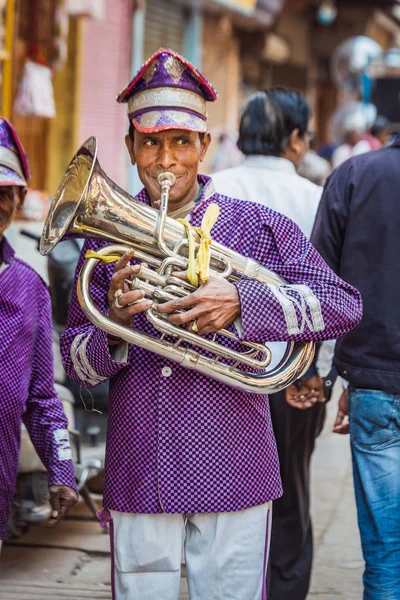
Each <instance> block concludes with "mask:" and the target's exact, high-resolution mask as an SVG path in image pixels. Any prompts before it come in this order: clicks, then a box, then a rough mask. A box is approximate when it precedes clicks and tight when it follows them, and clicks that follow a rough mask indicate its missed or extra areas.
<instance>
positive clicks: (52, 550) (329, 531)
mask: <svg viewBox="0 0 400 600" xmlns="http://www.w3.org/2000/svg"><path fill="white" fill-rule="evenodd" d="M335 408H336V402H334V401H332V403H331V405H330V406H329V410H328V421H327V425H326V427H325V429H324V431H323V433H322V435H321V437H320V439H319V441H318V446H317V449H316V452H315V454H314V462H313V483H312V486H313V506H312V511H313V516H314V537H315V548H316V551H315V562H314V574H313V582H312V589H311V592H310V595H309V598H310V600H313V599H314V600H335V599H338V598H340V599H341V600H360V599H361V597H362V590H361V574H362V558H361V550H360V545H359V537H358V530H357V523H356V514H355V504H354V495H353V488H352V480H351V462H350V452H349V440H348V437H347V436H346V437H342V436H337V435H333V434H331V433H330V431H331V427H332V422H333V419H334V413H335ZM83 516H85V509H84V507H80V509H79V511H78V512H77V513H76V514H75V517H74V519H70V520H68V521H66V522H64V523H62V524H61V525H60V526H59V527H58V528H57V529H49V528H44V527H40V528H35V529H33V530H32V531H31V532H30V533H29V534H28V535H26V536H25V537H24V538H22V539H21V540H20V542H19V543H18V544H15V545H12V546H6V547H4V548H3V553H2V557H1V561H0V600H47V599H49V600H50V599H52V600H58V599H59V600H63V599H64V598H66V599H67V598H74V600H85V599H87V598H92V600H103V599H104V600H111V588H110V567H109V564H110V558H109V543H108V536H107V535H105V534H104V533H102V531H101V530H100V529H99V527H98V526H97V524H96V523H93V522H88V521H82V520H78V519H79V518H82V517H83ZM188 598H189V595H188V591H187V583H186V580H185V579H184V578H183V579H182V588H181V600H188ZM160 600H162V599H160Z"/></svg>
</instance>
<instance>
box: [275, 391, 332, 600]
mask: <svg viewBox="0 0 400 600" xmlns="http://www.w3.org/2000/svg"><path fill="white" fill-rule="evenodd" d="M270 406H271V416H272V423H273V426H274V432H275V437H276V442H277V446H278V454H279V460H280V467H281V477H282V483H283V496H282V498H279V500H276V501H275V502H274V504H273V512H272V537H271V550H270V567H269V572H268V589H269V594H268V600H305V598H306V596H307V592H308V588H309V585H310V576H311V566H312V555H313V541H312V530H311V518H310V462H311V455H312V452H313V450H314V445H315V440H316V438H317V437H318V435H319V434H320V433H321V430H322V427H323V424H324V420H325V404H319V403H318V404H316V405H315V406H313V407H312V408H309V409H308V410H304V411H302V410H299V409H297V408H292V407H291V406H289V405H288V404H287V403H286V401H285V392H279V393H278V394H273V395H271V396H270Z"/></svg>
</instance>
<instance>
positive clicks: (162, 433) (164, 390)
mask: <svg viewBox="0 0 400 600" xmlns="http://www.w3.org/2000/svg"><path fill="white" fill-rule="evenodd" d="M157 368H160V367H157ZM172 374H173V368H172V367H170V366H169V365H165V364H164V365H162V366H161V370H160V375H159V389H158V410H157V413H158V441H157V442H158V443H157V470H158V472H157V487H158V502H159V505H160V508H161V510H162V512H165V510H164V503H163V501H162V498H161V496H162V481H161V479H162V476H163V471H162V462H163V450H164V447H165V445H166V444H167V438H168V436H169V433H170V432H169V431H168V430H167V429H166V423H165V421H166V418H167V415H166V414H165V410H166V409H165V406H166V404H167V398H168V394H169V393H171V389H172V388H171V383H172V382H170V378H171V375H172ZM172 385H173V383H172Z"/></svg>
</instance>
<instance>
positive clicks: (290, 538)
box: [213, 88, 326, 600]
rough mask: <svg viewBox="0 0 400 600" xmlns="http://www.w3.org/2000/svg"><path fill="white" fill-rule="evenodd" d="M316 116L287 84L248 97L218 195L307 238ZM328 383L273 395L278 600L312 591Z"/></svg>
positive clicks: (309, 377)
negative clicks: (314, 504) (264, 210)
mask: <svg viewBox="0 0 400 600" xmlns="http://www.w3.org/2000/svg"><path fill="white" fill-rule="evenodd" d="M310 116H311V110H310V107H309V105H308V103H307V101H306V99H305V97H304V96H303V95H302V94H300V93H297V92H294V91H290V90H284V89H280V88H275V89H271V90H268V91H266V92H257V93H256V94H254V95H253V96H252V97H251V98H250V99H249V101H248V103H247V106H246V108H245V110H244V113H243V115H242V118H241V123H240V134H239V141H238V147H239V149H240V150H241V151H242V152H243V154H244V155H245V157H246V158H245V160H244V162H243V163H242V164H241V165H240V166H238V167H234V168H232V169H226V170H224V171H220V172H218V173H216V174H215V175H213V181H214V185H215V187H216V190H217V192H221V193H223V194H226V195H228V196H230V197H232V198H239V199H242V200H249V201H251V202H257V203H259V204H263V205H264V206H268V207H269V208H272V209H274V210H276V211H277V212H280V213H283V214H284V215H286V216H287V217H289V218H291V219H292V220H293V221H294V222H295V223H296V224H297V225H298V226H299V227H300V229H301V230H302V231H303V233H304V234H305V235H306V236H307V237H309V236H310V234H311V231H312V228H313V224H314V218H315V215H316V212H317V208H318V204H319V201H320V198H321V193H322V188H321V187H320V186H317V185H315V184H314V183H312V182H310V181H308V180H307V179H304V178H303V177H300V175H298V174H297V172H296V166H297V165H298V164H300V163H301V161H302V159H303V158H304V156H305V154H306V152H307V151H308V149H309V143H310V137H311V133H310V131H309V120H310ZM276 346H277V344H274V350H277V348H276ZM325 374H326V372H325ZM322 385H323V384H322V379H321V378H320V377H319V375H317V373H316V371H315V369H314V370H312V371H310V372H309V373H307V374H306V379H305V380H303V381H302V382H300V383H299V385H298V387H297V388H296V387H295V386H290V388H288V389H287V390H285V391H283V392H280V393H278V394H273V395H271V396H270V407H271V414H272V422H273V426H274V431H275V435H276V440H277V445H278V453H279V460H280V467H281V476H282V481H283V490H284V495H283V497H282V498H280V499H279V500H277V501H275V502H274V509H273V510H274V514H273V520H272V521H273V524H272V540H271V555H270V556H271V563H270V573H269V582H268V583H269V594H268V598H270V599H271V600H305V598H306V596H307V592H308V588H309V582H310V575H311V565H312V530H311V519H310V514H309V504H310V498H309V496H310V491H309V472H310V461H311V455H312V452H313V449H314V444H315V439H316V438H317V436H318V435H319V433H320V431H321V429H322V426H323V423H324V418H325V404H324V403H323V402H324V396H323V390H322ZM285 399H286V402H285ZM298 409H309V410H298Z"/></svg>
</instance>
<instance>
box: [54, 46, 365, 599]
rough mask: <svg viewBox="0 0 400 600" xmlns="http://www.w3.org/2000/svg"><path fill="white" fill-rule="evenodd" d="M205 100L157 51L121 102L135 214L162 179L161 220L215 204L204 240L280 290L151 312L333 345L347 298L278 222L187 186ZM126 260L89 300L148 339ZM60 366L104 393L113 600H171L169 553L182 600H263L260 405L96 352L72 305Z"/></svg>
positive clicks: (207, 94) (96, 333)
mask: <svg viewBox="0 0 400 600" xmlns="http://www.w3.org/2000/svg"><path fill="white" fill-rule="evenodd" d="M216 97H217V96H216V92H215V90H214V89H213V87H212V86H211V85H210V84H209V83H208V82H207V81H206V79H205V78H204V77H203V76H202V75H201V73H199V72H198V71H197V70H196V69H195V68H194V67H193V66H192V65H191V64H190V63H188V62H187V61H186V60H185V59H183V58H182V57H180V56H179V55H177V54H176V53H174V52H172V51H170V50H160V51H158V52H157V53H156V54H155V55H154V56H152V57H151V58H150V59H149V60H148V61H147V63H146V64H145V65H144V66H143V67H142V69H141V70H140V71H139V73H138V74H137V76H136V77H135V78H134V79H133V80H132V82H131V83H129V84H128V86H127V87H126V88H125V89H124V90H123V91H122V92H121V94H120V95H119V97H118V101H119V102H127V103H128V114H129V119H130V133H129V135H128V136H127V138H126V145H127V147H128V151H129V153H130V156H131V160H132V163H133V164H136V165H137V168H138V172H139V176H140V179H141V181H142V183H143V184H144V189H143V190H142V191H141V192H140V194H139V195H138V197H137V200H138V201H140V202H143V203H144V204H146V205H152V206H153V207H158V206H159V202H160V187H159V184H158V183H157V178H158V176H159V175H160V174H161V173H163V172H166V171H168V172H171V173H173V175H175V177H176V183H175V185H174V186H173V187H172V189H171V191H170V199H169V216H172V217H175V218H178V217H180V218H182V217H185V218H186V219H187V220H189V221H190V223H191V225H193V226H197V227H200V226H201V223H202V219H203V216H204V213H205V211H206V209H207V207H208V206H209V205H210V204H211V203H215V204H217V205H218V206H219V208H220V216H219V218H218V220H217V222H216V224H215V226H214V227H213V230H212V237H213V239H215V240H216V241H217V242H220V243H222V244H225V245H226V246H228V247H229V248H231V249H233V250H235V251H237V252H239V253H240V254H242V255H244V256H247V257H251V258H253V259H255V260H256V261H258V262H259V263H260V264H262V265H265V266H267V267H268V268H269V269H271V270H273V271H275V272H276V273H278V274H279V275H280V276H281V277H283V278H284V279H286V281H288V282H289V283H288V285H282V286H281V287H276V288H275V289H273V288H272V287H270V286H268V285H266V284H263V283H261V282H259V281H255V280H250V279H246V278H243V279H241V280H240V281H237V282H235V283H230V282H229V281H227V280H220V279H218V280H216V279H213V278H211V279H210V280H209V281H207V283H205V284H203V285H201V286H200V287H199V288H198V289H197V290H196V291H195V292H193V293H191V294H190V295H189V296H187V297H184V298H182V299H176V300H172V301H169V302H166V303H165V304H160V305H157V307H158V310H159V313H160V314H163V315H169V317H168V318H169V320H170V322H172V323H174V324H177V325H182V326H186V327H189V328H190V329H191V330H192V331H195V332H198V333H199V334H207V333H210V332H215V331H218V330H220V329H221V328H224V327H226V328H228V329H230V330H231V331H233V332H235V331H236V329H237V331H236V333H237V334H239V335H240V337H241V339H242V340H244V341H246V340H251V341H254V342H261V343H264V342H266V341H276V340H281V341H291V340H293V341H300V342H303V341H311V340H313V341H322V340H325V339H333V338H337V337H339V336H341V335H343V334H344V333H346V332H347V331H349V330H350V329H352V328H353V327H354V326H355V325H357V323H358V322H359V320H360V318H361V300H360V296H359V294H358V292H357V291H356V290H355V289H354V288H352V287H351V286H349V285H348V284H346V283H345V282H343V281H342V280H340V279H339V278H338V277H337V276H336V275H334V274H333V272H332V271H331V270H330V269H329V268H328V267H327V266H326V264H325V263H324V262H323V261H322V260H321V258H320V256H319V255H318V254H317V252H316V251H315V250H314V249H313V248H312V246H311V245H310V244H309V243H308V242H307V240H306V239H305V237H304V236H303V235H302V233H301V232H300V230H299V229H298V227H297V226H296V225H294V223H292V222H291V221H290V220H289V219H288V218H286V217H284V216H282V215H280V214H278V213H276V212H274V211H272V210H270V209H268V208H265V207H262V206H258V205H254V204H251V203H248V202H244V201H239V200H233V199H231V198H227V197H225V196H223V195H221V194H216V193H215V192H214V189H213V186H212V182H211V180H210V178H209V177H206V176H204V175H199V174H198V169H199V165H200V163H201V162H202V161H203V159H204V156H205V154H206V151H207V148H208V146H209V144H210V135H209V134H208V133H207V126H206V101H214V100H216ZM99 245H102V246H104V245H106V243H100V244H99V242H98V241H96V240H89V241H87V242H86V243H85V246H84V248H83V251H82V256H81V260H80V264H79V265H78V271H79V269H80V267H81V266H82V264H83V262H84V260H85V254H86V251H87V250H97V249H98V247H99ZM134 260H135V256H134V254H133V252H128V253H127V254H125V255H124V256H123V257H122V258H121V259H120V260H119V261H118V262H117V264H116V266H115V268H114V266H112V265H102V266H99V267H97V268H96V270H95V272H94V276H93V279H92V283H91V294H92V297H93V298H94V300H95V302H96V303H97V306H98V307H99V308H100V310H101V311H102V312H103V313H108V314H109V317H110V318H111V319H112V320H114V321H116V322H117V323H119V324H122V325H128V326H133V324H134V327H135V329H136V330H138V331H142V332H143V333H147V334H150V335H154V334H155V333H156V332H155V330H154V329H153V327H152V325H151V324H150V323H149V322H148V321H147V319H146V318H145V311H146V309H148V307H149V305H150V304H151V303H152V301H151V299H145V298H144V295H143V292H141V291H139V290H133V291H129V288H127V287H126V283H125V280H126V279H127V278H129V277H130V276H132V274H134V273H135V272H137V271H138V270H139V267H138V266H135V265H134V264H133V265H130V261H133V262H134ZM181 311H184V312H181ZM238 321H240V322H241V324H240V325H239V323H238ZM239 330H240V331H239ZM221 343H224V344H226V345H231V346H232V344H233V346H234V347H236V346H237V347H239V346H240V344H238V343H237V342H231V341H230V340H226V339H225V340H224V341H222V342H221ZM62 353H63V360H64V366H65V368H66V370H67V372H68V375H69V376H70V377H71V378H73V379H75V381H78V382H79V383H81V384H82V385H84V386H85V387H90V386H94V385H96V384H98V383H100V382H102V381H104V380H106V379H110V409H109V426H108V439H107V455H106V477H105V492H104V501H103V505H104V510H103V511H102V515H101V516H102V520H103V521H110V523H111V527H110V529H111V536H112V568H113V578H112V579H113V586H114V596H115V598H117V599H118V600H128V599H129V600H133V599H137V600H150V598H151V599H153V598H157V599H158V598H160V599H163V600H177V599H178V598H179V587H180V564H181V552H182V547H183V546H184V548H185V555H186V568H187V575H188V583H189V591H190V598H191V599H192V600H212V599H215V600H216V599H218V600H226V599H227V598H230V599H232V600H234V599H235V600H260V599H262V598H265V597H266V595H265V594H266V591H265V570H266V564H267V560H268V546H269V534H270V519H271V513H270V506H271V502H272V500H274V499H275V498H278V497H279V496H280V495H281V493H282V490H281V482H280V476H279V465H278V460H277V454H276V447H275V440H274V434H273V431H272V427H271V420H270V413H269V406H268V397H267V396H264V395H259V394H250V393H247V392H245V391H242V390H239V389H234V388H231V387H228V386H227V385H225V384H223V383H221V382H218V381H215V380H214V379H212V378H210V377H208V376H206V375H203V374H200V373H198V372H195V371H192V370H188V369H185V368H184V367H182V366H181V365H179V364H177V363H175V362H173V361H170V360H167V359H165V358H162V357H161V356H159V355H156V354H153V353H150V352H148V351H146V350H144V349H142V348H140V347H137V346H133V345H128V344H127V343H126V342H122V341H121V340H119V339H115V338H112V337H110V336H107V334H106V333H105V332H104V331H103V330H101V329H99V328H98V327H96V326H95V325H93V324H92V323H91V322H90V321H88V319H87V318H86V316H85V315H84V313H83V311H82V310H81V308H80V306H79V303H78V300H77V296H76V293H74V294H73V297H72V304H71V309H70V314H69V321H68V327H67V330H66V331H65V333H64V334H63V338H62Z"/></svg>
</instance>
